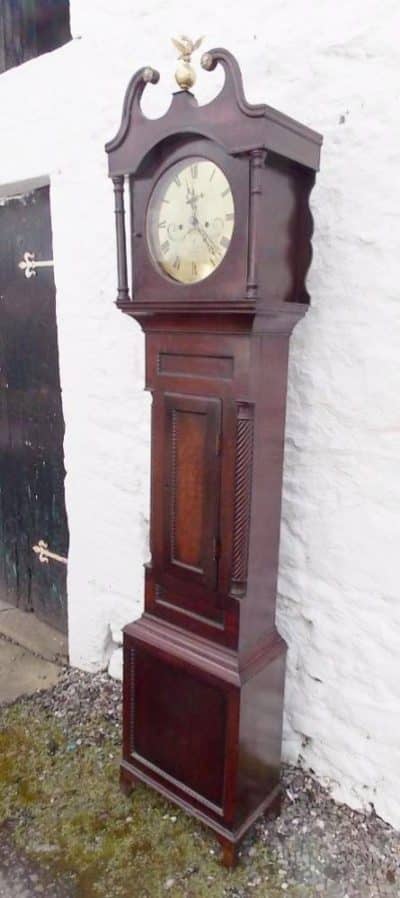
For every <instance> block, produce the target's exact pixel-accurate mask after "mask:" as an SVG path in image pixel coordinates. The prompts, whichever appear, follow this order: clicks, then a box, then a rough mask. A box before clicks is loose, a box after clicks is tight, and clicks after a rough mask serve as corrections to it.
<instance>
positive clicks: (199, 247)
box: [147, 156, 235, 284]
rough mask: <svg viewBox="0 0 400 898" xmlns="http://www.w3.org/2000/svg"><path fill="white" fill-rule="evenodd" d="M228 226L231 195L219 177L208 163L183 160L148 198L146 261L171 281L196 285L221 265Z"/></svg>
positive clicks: (229, 232)
mask: <svg viewBox="0 0 400 898" xmlns="http://www.w3.org/2000/svg"><path fill="white" fill-rule="evenodd" d="M234 222H235V209H234V203H233V196H232V191H231V188H230V186H229V182H228V180H227V178H226V176H225V175H224V173H223V171H221V169H220V168H219V167H218V165H216V164H215V162H212V161H211V160H210V159H204V158H203V157H201V156H191V157H187V158H186V159H183V160H182V161H181V162H177V163H175V165H171V167H170V168H169V169H168V170H167V171H166V172H165V173H164V174H163V175H162V176H161V178H160V179H159V181H157V184H156V186H155V188H154V190H153V193H152V195H151V198H150V202H149V207H148V212H147V242H148V246H149V249H150V253H151V256H152V258H153V260H154V261H155V262H156V264H157V265H158V266H159V267H160V268H161V269H162V270H163V271H164V272H165V274H167V275H168V276H169V277H171V278H173V279H174V280H175V281H178V282H180V283H182V284H194V283H196V282H197V281H202V280H204V278H206V277H208V276H209V275H210V274H212V272H213V271H215V269H216V268H218V265H220V264H221V262H222V259H223V258H224V256H225V254H226V252H227V249H228V247H229V244H230V242H231V239H232V234H233V227H234Z"/></svg>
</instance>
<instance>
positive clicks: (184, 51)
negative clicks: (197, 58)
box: [171, 34, 204, 90]
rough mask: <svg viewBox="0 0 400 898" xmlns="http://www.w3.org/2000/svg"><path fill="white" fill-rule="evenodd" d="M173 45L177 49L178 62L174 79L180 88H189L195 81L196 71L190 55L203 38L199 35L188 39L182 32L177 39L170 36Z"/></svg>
mask: <svg viewBox="0 0 400 898" xmlns="http://www.w3.org/2000/svg"><path fill="white" fill-rule="evenodd" d="M171 40H172V43H173V45H174V47H176V49H177V50H179V56H178V59H179V63H178V67H177V69H176V72H175V80H176V82H177V84H178V87H180V89H181V90H190V88H191V87H193V85H194V83H195V81H196V72H195V70H194V68H193V66H192V65H191V56H192V53H194V51H195V50H197V49H198V48H199V47H200V44H201V43H202V42H203V40H204V38H203V37H199V38H198V40H197V41H192V40H190V38H189V37H186V36H185V35H184V34H181V35H180V37H179V39H178V40H176V39H175V38H174V37H172V38H171Z"/></svg>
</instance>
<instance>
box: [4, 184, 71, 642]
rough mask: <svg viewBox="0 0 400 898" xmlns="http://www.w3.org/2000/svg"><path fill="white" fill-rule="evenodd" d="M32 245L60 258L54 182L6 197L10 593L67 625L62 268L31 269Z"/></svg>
mask: <svg viewBox="0 0 400 898" xmlns="http://www.w3.org/2000/svg"><path fill="white" fill-rule="evenodd" d="M25 252H33V253H34V254H35V258H36V260H51V259H52V258H53V249H52V240H51V221H50V204H49V188H48V187H40V188H38V189H36V190H33V191H31V192H30V193H26V194H24V195H21V196H17V197H12V198H9V199H2V200H0V598H2V599H4V600H5V601H8V602H11V603H12V604H14V605H17V606H18V607H20V608H22V609H24V610H26V611H34V612H35V613H36V614H37V616H38V617H39V618H41V619H42V620H45V621H47V622H48V623H49V624H52V625H53V626H55V627H57V629H59V630H62V631H63V632H66V629H67V607H66V565H65V564H62V563H60V562H57V561H53V560H50V561H49V562H48V563H47V564H46V563H41V562H40V560H39V557H38V555H37V554H35V552H34V551H33V546H35V545H37V544H38V542H39V541H40V540H43V541H44V542H45V543H47V544H48V547H49V549H50V550H51V551H52V552H54V553H56V554H58V555H60V556H61V557H64V558H66V557H67V555H68V527H67V519H66V513H65V501H64V476H65V470H64V459H63V435H64V421H63V412H62V402H61V390H60V377H59V366H58V346H57V325H56V309H55V285H54V274H53V269H52V268H51V267H48V268H41V269H38V271H37V276H36V277H31V278H29V279H28V278H26V277H25V274H24V272H23V271H22V270H21V269H20V268H19V267H18V263H19V262H20V261H21V260H22V259H23V256H24V253H25Z"/></svg>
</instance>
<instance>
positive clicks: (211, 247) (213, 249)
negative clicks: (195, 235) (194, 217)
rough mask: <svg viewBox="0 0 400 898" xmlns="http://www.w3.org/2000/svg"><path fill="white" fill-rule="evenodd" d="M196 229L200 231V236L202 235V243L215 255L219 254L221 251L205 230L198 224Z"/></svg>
mask: <svg viewBox="0 0 400 898" xmlns="http://www.w3.org/2000/svg"><path fill="white" fill-rule="evenodd" d="M197 230H198V231H199V232H200V234H201V236H202V238H203V240H204V243H205V244H206V246H208V249H209V250H210V252H212V253H215V254H216V255H218V256H219V255H220V254H221V253H220V249H219V247H218V246H217V244H216V243H214V241H213V240H211V237H209V236H208V234H207V232H206V231H205V230H204V228H201V227H200V226H199V225H198V226H197Z"/></svg>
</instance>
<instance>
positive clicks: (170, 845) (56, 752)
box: [0, 703, 281, 898]
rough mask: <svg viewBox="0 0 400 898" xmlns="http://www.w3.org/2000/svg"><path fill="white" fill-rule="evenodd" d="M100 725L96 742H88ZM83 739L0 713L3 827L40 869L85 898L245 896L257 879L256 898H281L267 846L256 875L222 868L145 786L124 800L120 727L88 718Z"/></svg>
mask: <svg viewBox="0 0 400 898" xmlns="http://www.w3.org/2000/svg"><path fill="white" fill-rule="evenodd" d="M100 727H101V728H102V729H103V731H104V734H105V736H104V738H102V739H101V741H100V744H99V745H96V744H95V745H93V744H91V745H87V744H85V743H87V741H93V734H96V732H98V731H99V728H100ZM79 739H80V740H82V744H77V742H76V741H73V736H71V734H70V733H68V732H67V731H65V729H63V727H62V723H61V722H57V721H54V720H53V719H52V718H51V717H49V716H46V714H45V713H42V712H41V711H40V710H38V708H37V707H36V706H30V705H29V704H24V703H21V704H20V705H15V706H13V707H12V708H9V709H6V710H5V711H4V712H3V714H2V718H1V724H0V823H2V822H10V823H13V824H14V825H13V828H12V829H13V833H14V836H13V837H14V839H15V842H16V845H17V847H21V848H24V850H27V851H28V853H29V854H30V855H31V857H33V858H34V859H35V861H36V862H38V863H39V865H40V864H41V863H43V864H45V865H46V866H50V868H51V869H52V870H53V871H58V872H59V874H60V875H64V874H69V875H70V876H72V877H73V880H74V881H75V882H76V883H77V885H78V889H77V892H78V894H79V896H80V898H106V896H107V898H109V896H110V895H112V896H113V898H161V896H164V898H165V896H166V895H168V894H170V895H173V898H205V896H207V898H210V896H211V898H223V896H240V895H245V893H247V882H248V880H249V879H250V880H252V879H253V880H254V878H255V877H257V876H261V878H262V883H260V884H259V885H257V886H255V887H253V888H252V889H251V894H252V895H254V896H255V898H256V896H260V898H261V896H263V898H264V896H266V894H268V896H273V895H274V894H281V892H280V889H278V887H277V886H278V884H277V883H276V881H275V885H276V889H275V888H271V886H272V884H273V881H274V877H273V876H271V873H272V872H273V871H272V868H271V864H272V859H271V857H270V856H269V853H268V851H267V849H266V848H265V847H262V846H259V847H258V850H257V854H256V858H252V859H251V871H250V869H249V867H248V866H246V865H245V864H241V865H239V867H238V868H237V869H236V870H234V871H228V870H225V869H224V868H223V867H221V865H220V864H219V861H218V855H219V850H218V845H217V843H216V842H215V839H214V837H213V836H212V834H211V833H209V832H208V831H207V830H206V829H205V828H203V827H201V826H200V825H199V824H198V823H196V821H194V820H193V819H192V818H191V817H189V816H187V815H186V814H184V813H183V812H182V811H180V810H179V809H177V808H176V807H175V806H173V805H170V804H169V803H168V802H166V801H164V800H163V799H162V798H160V797H159V796H158V795H157V794H156V793H154V792H153V791H152V790H150V789H147V788H145V787H142V786H138V787H137V788H136V789H135V791H134V792H133V794H132V796H131V797H130V798H126V797H125V796H124V795H123V794H122V793H121V792H120V790H119V784H118V780H119V771H118V764H119V752H120V746H119V735H118V734H117V733H116V732H115V727H114V728H113V727H112V726H111V725H108V724H105V723H104V720H103V719H102V720H97V719H96V717H95V716H92V717H91V719H89V720H87V721H86V722H84V723H83V724H82V726H81V728H80V732H79ZM267 875H268V883H269V886H268V891H267V892H266V888H267V884H266V877H267ZM168 880H174V882H173V885H171V888H170V889H166V883H167V885H168ZM271 880H272V881H271Z"/></svg>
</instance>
